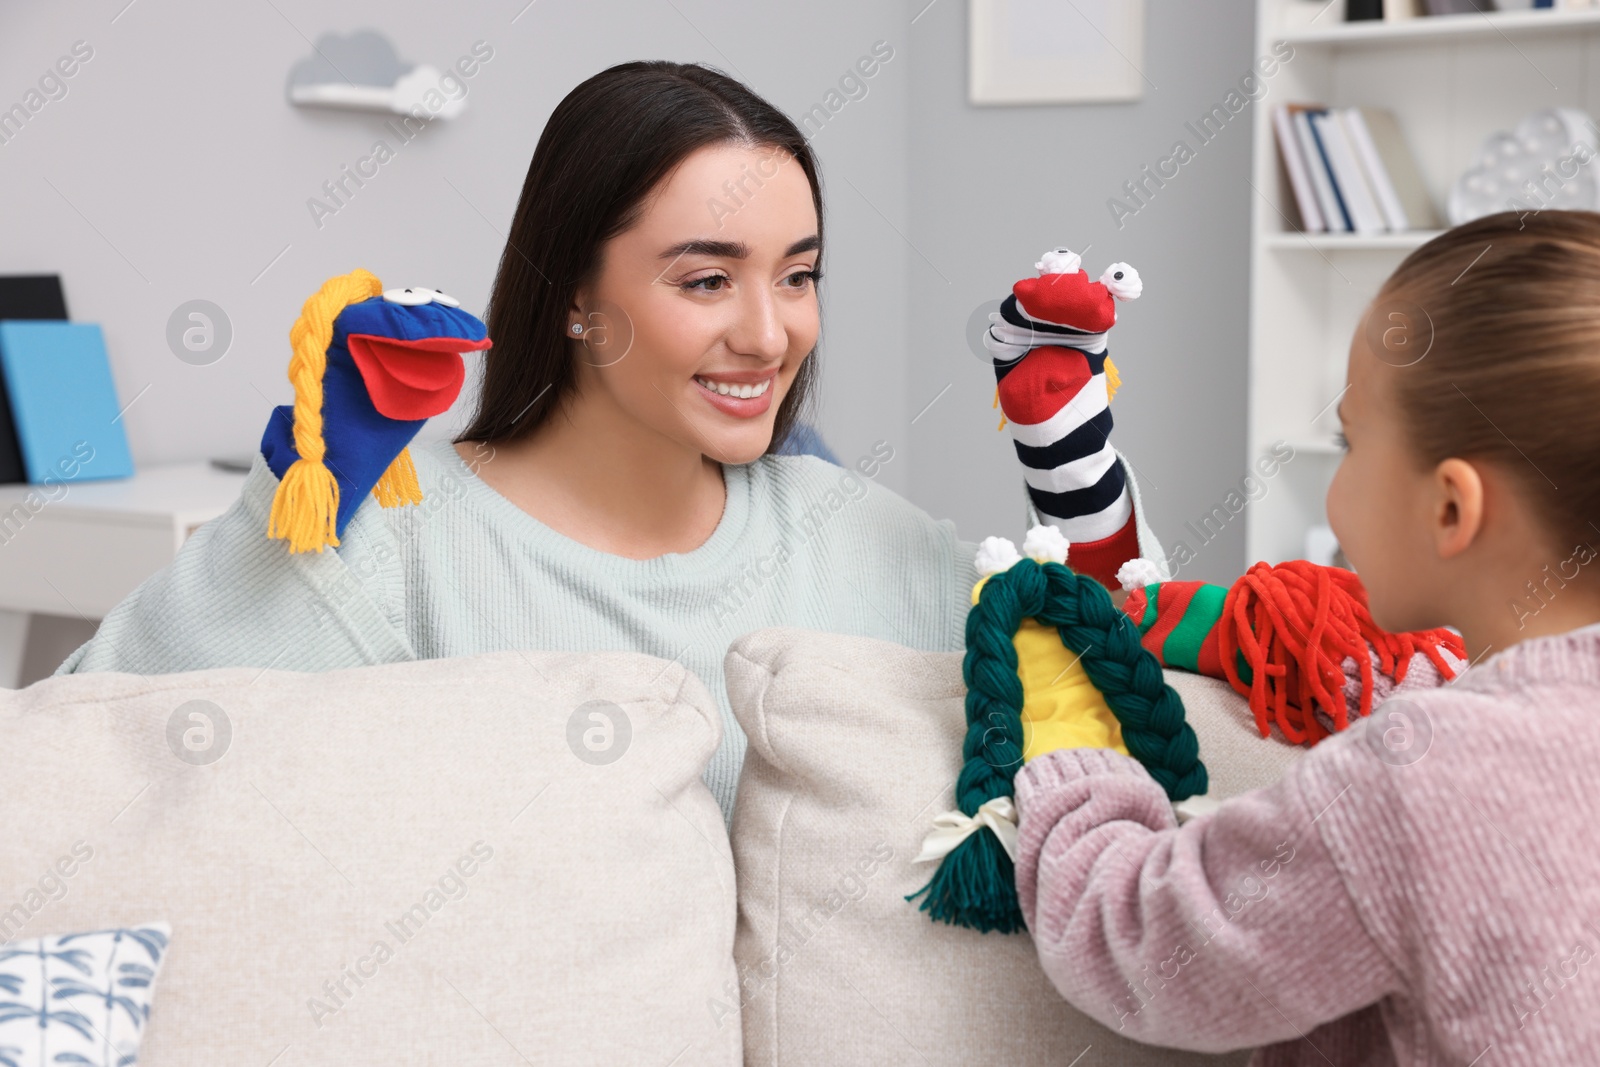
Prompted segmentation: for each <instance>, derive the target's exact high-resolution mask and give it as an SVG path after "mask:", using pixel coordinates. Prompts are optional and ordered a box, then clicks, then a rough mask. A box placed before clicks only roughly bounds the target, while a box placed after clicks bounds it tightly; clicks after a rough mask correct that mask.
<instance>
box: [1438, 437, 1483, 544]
mask: <svg viewBox="0 0 1600 1067" xmlns="http://www.w3.org/2000/svg"><path fill="white" fill-rule="evenodd" d="M1433 488H1434V505H1433V545H1434V549H1435V550H1436V551H1437V552H1438V553H1439V558H1440V559H1453V558H1454V557H1456V556H1459V555H1460V554H1461V553H1463V552H1465V551H1466V550H1467V549H1468V548H1470V547H1472V544H1473V542H1474V541H1476V540H1477V539H1478V535H1479V534H1480V533H1481V532H1482V531H1483V477H1482V475H1481V474H1480V473H1479V471H1478V468H1477V467H1474V466H1473V465H1472V464H1471V463H1468V462H1467V461H1466V460H1464V459H1455V458H1451V459H1447V460H1444V461H1443V462H1441V463H1440V464H1439V465H1438V466H1437V467H1435V468H1434V469H1433Z"/></svg>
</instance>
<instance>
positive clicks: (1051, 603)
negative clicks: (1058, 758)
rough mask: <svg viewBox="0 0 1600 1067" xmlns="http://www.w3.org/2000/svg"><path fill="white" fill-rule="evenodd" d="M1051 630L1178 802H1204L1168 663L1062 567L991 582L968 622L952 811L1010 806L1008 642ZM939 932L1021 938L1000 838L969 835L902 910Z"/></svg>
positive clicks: (1012, 705)
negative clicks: (958, 929)
mask: <svg viewBox="0 0 1600 1067" xmlns="http://www.w3.org/2000/svg"><path fill="white" fill-rule="evenodd" d="M1030 617H1031V618H1033V619H1035V620H1037V621H1038V622H1039V623H1040V624H1041V625H1043V626H1054V627H1055V628H1056V632H1057V633H1058V634H1060V636H1061V642H1062V644H1063V645H1064V646H1065V647H1066V648H1069V649H1072V650H1073V651H1074V652H1077V653H1078V654H1079V655H1080V657H1081V662H1082V664H1083V669H1084V672H1085V673H1086V674H1087V675H1088V676H1089V681H1090V682H1092V683H1093V684H1094V687H1095V688H1096V689H1098V690H1099V691H1100V694H1101V695H1102V696H1103V697H1105V701H1106V705H1107V706H1108V707H1109V708H1110V709H1111V713H1112V714H1113V715H1115V716H1116V718H1117V722H1118V723H1119V724H1121V727H1122V742H1123V744H1124V745H1126V746H1127V749H1128V751H1129V752H1130V753H1132V754H1133V756H1134V758H1135V759H1137V760H1138V761H1139V762H1140V763H1142V764H1143V765H1144V767H1145V769H1146V770H1147V771H1149V772H1150V776H1151V777H1152V778H1154V779H1155V780H1156V781H1157V782H1159V783H1160V784H1161V787H1162V788H1163V789H1164V790H1166V793H1167V796H1168V797H1169V798H1170V799H1171V800H1174V801H1176V800H1182V799H1184V798H1186V797H1191V796H1194V795H1196V794H1198V793H1204V792H1205V791H1206V785H1207V781H1206V768H1205V764H1203V763H1202V762H1201V761H1200V742H1199V739H1198V738H1196V737H1195V734H1194V730H1193V728H1191V727H1190V726H1189V724H1188V723H1187V722H1186V721H1185V720H1184V710H1183V701H1182V700H1181V699H1180V698H1179V697H1178V694H1177V693H1176V692H1174V691H1173V690H1172V688H1171V687H1170V686H1168V685H1167V684H1166V681H1165V679H1164V677H1163V676H1162V673H1161V664H1160V663H1159V662H1157V660H1156V658H1155V656H1153V655H1151V654H1150V652H1148V651H1147V650H1146V649H1145V648H1144V646H1142V645H1141V644H1140V643H1139V629H1138V627H1137V626H1136V625H1135V624H1134V622H1133V620H1132V619H1129V618H1128V617H1127V616H1126V615H1124V614H1123V613H1122V612H1120V611H1118V610H1117V609H1116V608H1115V607H1114V606H1113V605H1112V603H1111V596H1110V594H1109V593H1107V592H1106V589H1105V587H1104V586H1103V585H1101V584H1100V583H1099V582H1097V581H1095V580H1094V579H1092V578H1087V577H1082V576H1080V575H1078V574H1075V573H1073V571H1071V570H1070V569H1069V568H1067V567H1066V566H1064V565H1063V564H1060V563H1039V562H1038V561H1036V560H1032V559H1023V560H1021V561H1019V562H1017V563H1015V564H1013V565H1012V566H1011V567H1010V568H1008V569H1007V570H1004V571H1001V572H999V573H997V574H993V575H991V576H990V577H989V580H988V581H986V582H985V583H984V584H983V588H982V590H981V591H980V592H979V595H978V603H977V604H975V605H974V606H973V608H972V610H971V611H970V612H969V613H968V614H967V652H966V656H965V658H964V659H963V660H962V663H961V674H962V678H963V680H965V682H966V684H967V702H966V709H967V733H966V737H965V739H964V740H963V742H962V746H961V752H962V756H963V757H964V759H965V761H966V762H965V763H964V764H963V765H962V768H961V773H960V775H959V776H958V777H957V779H956V805H957V807H959V808H960V810H961V811H962V812H963V813H965V814H966V815H968V816H969V817H970V816H974V815H976V814H977V811H978V808H979V807H980V806H982V805H983V804H984V803H986V802H987V801H990V800H993V799H994V798H995V797H1003V796H1011V795H1012V779H1013V778H1014V777H1015V776H1016V772H1017V770H1018V769H1019V768H1021V766H1022V762H1023V761H1022V752H1023V746H1024V741H1023V736H1022V703H1023V691H1022V681H1021V679H1020V678H1018V676H1017V649H1016V646H1015V645H1014V644H1012V640H1011V639H1012V637H1013V635H1015V634H1016V632H1017V628H1018V627H1019V626H1020V625H1021V624H1022V620H1023V619H1025V618H1030ZM923 893H927V894H928V896H927V899H925V900H923V902H922V904H921V905H920V906H919V907H920V910H922V911H926V912H928V913H929V917H930V918H932V919H935V920H938V921H941V922H947V923H953V924H956V925H959V926H967V927H971V928H972V929H974V930H978V931H981V932H983V933H988V932H989V931H990V930H999V931H1000V932H1001V933H1008V934H1009V933H1015V932H1016V931H1018V930H1020V929H1022V928H1023V927H1024V925H1025V924H1024V923H1023V919H1022V909H1021V906H1020V905H1019V904H1018V903H1017V887H1016V872H1015V868H1014V866H1013V864H1012V861H1011V857H1010V856H1008V855H1006V851H1005V848H1004V847H1003V846H1002V845H1001V844H1000V840H999V838H997V837H996V836H995V835H994V834H993V833H984V832H982V831H981V830H980V831H978V832H975V833H972V834H969V835H967V837H966V838H965V839H963V840H962V842H961V843H960V844H959V845H957V846H956V847H955V848H954V849H953V850H952V851H951V852H950V853H949V854H948V855H947V856H945V857H944V859H943V860H942V861H941V862H940V864H939V869H938V870H937V871H935V872H934V875H933V878H932V880H930V881H929V882H928V884H927V885H925V886H923V887H922V888H921V889H919V890H917V891H916V892H915V893H912V894H910V895H909V896H907V897H906V898H905V899H906V900H908V901H910V900H914V899H916V898H917V897H918V896H921V895H922V894H923Z"/></svg>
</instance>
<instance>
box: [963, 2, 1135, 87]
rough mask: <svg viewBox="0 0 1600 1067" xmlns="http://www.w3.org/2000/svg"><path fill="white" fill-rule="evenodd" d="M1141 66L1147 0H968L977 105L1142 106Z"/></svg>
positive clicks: (970, 68)
mask: <svg viewBox="0 0 1600 1067" xmlns="http://www.w3.org/2000/svg"><path fill="white" fill-rule="evenodd" d="M1143 68H1144V0H1072V2H1071V3H1066V2H1063V0H968V4H967V99H968V102H970V103H972V104H974V105H986V104H989V105H993V104H1080V103H1102V102H1105V101H1115V100H1138V99H1140V98H1141V97H1142V96H1143V95H1144V86H1145V77H1144V74H1143Z"/></svg>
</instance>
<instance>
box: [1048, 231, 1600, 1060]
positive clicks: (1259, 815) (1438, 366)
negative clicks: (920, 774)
mask: <svg viewBox="0 0 1600 1067" xmlns="http://www.w3.org/2000/svg"><path fill="white" fill-rule="evenodd" d="M1348 365H1349V371H1348V386H1347V390H1346V392H1345V393H1344V394H1343V396H1342V399H1341V401H1340V404H1339V418H1340V421H1341V423H1342V424H1343V431H1344V434H1343V436H1344V438H1345V439H1346V441H1347V452H1346V454H1345V456H1344V459H1343V462H1342V463H1341V465H1340V467H1339V470H1338V473H1337V474H1336V475H1335V477H1334V480H1333V484H1332V486H1331V487H1330V489H1329V491H1328V500H1327V506H1328V516H1329V519H1330V521H1331V523H1332V525H1333V529H1334V531H1335V533H1336V534H1337V535H1338V538H1339V543H1340V545H1341V546H1342V547H1343V549H1344V551H1345V553H1346V555H1347V556H1348V557H1349V559H1350V562H1351V564H1352V565H1353V566H1354V567H1355V568H1357V569H1358V570H1359V572H1360V573H1361V575H1362V577H1363V579H1364V582H1365V584H1366V586H1367V588H1368V591H1369V594H1370V602H1371V609H1372V614H1373V617H1374V619H1375V621H1376V622H1377V623H1378V624H1379V625H1380V626H1383V627H1384V628H1386V629H1388V630H1391V631H1405V630H1419V629H1425V628H1430V627H1435V626H1441V625H1450V626H1453V627H1454V628H1456V629H1457V630H1459V631H1460V633H1461V635H1462V638H1463V640H1464V641H1465V644H1466V648H1467V653H1468V656H1469V657H1470V659H1471V660H1472V661H1473V663H1474V664H1475V665H1474V666H1471V667H1470V668H1469V669H1468V670H1467V671H1466V673H1464V674H1463V675H1462V676H1460V677H1459V678H1458V679H1457V680H1456V681H1455V682H1453V683H1451V684H1448V685H1446V686H1444V687H1443V688H1440V689H1436V690H1427V691H1423V692H1421V693H1416V692H1412V693H1409V694H1407V697H1406V698H1405V699H1403V700H1394V701H1390V702H1389V703H1387V704H1386V705H1384V706H1383V707H1381V708H1380V709H1377V710H1375V711H1374V713H1373V715H1372V716H1371V718H1369V719H1367V720H1363V721H1361V722H1358V723H1356V724H1355V725H1352V726H1351V727H1350V728H1349V729H1347V730H1345V731H1343V732H1341V733H1339V734H1336V735H1334V736H1333V737H1331V738H1329V739H1327V740H1325V741H1323V742H1321V743H1320V744H1318V745H1317V746H1316V747H1315V748H1313V749H1311V750H1310V751H1309V752H1307V753H1306V754H1305V755H1304V756H1303V757H1302V758H1301V759H1300V760H1298V761H1297V762H1296V763H1295V764H1294V765H1292V767H1291V768H1290V770H1289V772H1288V773H1287V774H1286V775H1285V776H1284V779H1283V780H1282V781H1281V782H1279V783H1278V784H1276V785H1274V786H1271V787H1269V788H1265V789H1260V790H1256V791H1254V792H1251V793H1246V794H1244V795H1242V796H1239V797H1236V798H1234V799H1232V800H1229V801H1227V802H1226V803H1224V804H1223V805H1222V806H1221V807H1220V808H1219V809H1218V810H1217V811H1215V812H1214V813H1212V814H1211V815H1208V816H1201V817H1199V818H1196V819H1194V820H1192V821H1190V822H1188V823H1186V824H1185V825H1184V826H1183V827H1182V828H1181V829H1180V828H1177V827H1176V826H1175V823H1174V819H1173V815H1172V807H1171V805H1170V804H1169V803H1168V802H1167V799H1166V796H1165V794H1164V793H1163V792H1162V790H1161V789H1160V787H1158V786H1157V785H1156V784H1155V782H1154V781H1153V780H1152V779H1151V778H1150V777H1149V776H1148V775H1147V774H1146V773H1145V771H1144V769H1143V768H1142V767H1141V766H1140V765H1139V764H1138V763H1137V762H1136V761H1134V760H1132V759H1130V758H1129V757H1126V756H1123V755H1121V754H1120V753H1116V752H1112V751H1110V750H1106V749H1089V748H1078V749H1062V750H1058V751H1054V752H1050V753H1047V754H1044V755H1041V756H1039V757H1036V758H1035V759H1033V760H1031V761H1030V762H1029V763H1028V764H1027V765H1026V766H1025V767H1024V768H1023V769H1022V770H1021V771H1020V772H1019V774H1018V776H1017V782H1016V793H1017V798H1016V799H1017V806H1018V809H1019V813H1020V820H1019V821H1020V841H1019V851H1018V858H1017V868H1016V878H1017V888H1018V893H1019V896H1020V901H1021V905H1022V910H1023V914H1024V916H1025V917H1026V920H1027V924H1028V928H1029V930H1030V931H1032V934H1033V937H1034V939H1035V943H1036V945H1037V948H1038V952H1039V958H1040V960H1041V962H1042V963H1043V965H1044V968H1045V970H1046V972H1047V973H1048V974H1049V975H1050V978H1051V980H1052V981H1053V982H1054V983H1055V985H1056V987H1057V988H1058V989H1059V990H1060V992H1061V993H1062V995H1063V996H1065V997H1066V998H1067V999H1068V1000H1069V1001H1071V1002H1072V1003H1073V1004H1074V1005H1075V1006H1077V1007H1078V1008H1080V1009H1081V1010H1083V1011H1084V1012H1086V1013H1088V1014H1090V1015H1092V1016H1093V1017H1095V1018H1096V1019H1099V1020H1100V1021H1101V1022H1103V1023H1105V1024H1106V1025H1107V1026H1110V1027H1113V1028H1115V1029H1118V1030H1121V1031H1122V1032H1124V1033H1126V1034H1128V1035H1130V1036H1133V1037H1135V1038H1137V1039H1139V1040H1143V1041H1147V1042H1151V1043H1154V1044H1161V1045H1168V1046H1173V1047H1180V1048H1187V1049H1195V1050H1224V1049H1235V1048H1245V1047H1249V1046H1253V1045H1265V1046H1267V1047H1265V1048H1261V1049H1260V1050H1258V1052H1257V1053H1256V1056H1255V1058H1254V1059H1253V1060H1252V1061H1251V1062H1252V1064H1255V1065H1262V1064H1285V1063H1296V1064H1300V1063H1316V1064H1338V1065H1340V1067H1344V1065H1347V1064H1380V1063H1398V1064H1435V1063H1439V1064H1442V1063H1457V1064H1484V1065H1487V1064H1491V1063H1495V1064H1499V1063H1541V1064H1555V1063H1563V1064H1566V1063H1580V1062H1582V1063H1592V1062H1594V1056H1595V1051H1594V1050H1595V1049H1596V1048H1600V958H1597V952H1600V802H1597V800H1596V797H1595V788H1596V786H1597V785H1600V774H1597V773H1596V768H1597V767H1600V730H1597V729H1596V722H1597V721H1600V623H1597V620H1600V568H1597V567H1590V566H1588V564H1589V563H1591V562H1593V561H1594V559H1595V555H1596V547H1597V546H1600V528H1597V526H1596V523H1597V522H1600V422H1597V421H1596V418H1595V413H1596V411H1597V410H1600V215H1596V214H1594V213H1590V212H1570V211H1546V212H1542V213H1522V214H1520V215H1519V214H1517V213H1513V212H1506V213H1502V214H1498V215H1493V216H1490V217H1488V218H1484V219H1479V220H1478V221H1476V222H1472V223H1468V224H1467V225H1464V226H1460V227H1457V228H1456V229H1453V230H1450V231H1448V232H1447V233H1444V234H1442V235H1441V236H1439V237H1437V238H1435V239H1434V240H1432V241H1430V242H1428V243H1427V244H1426V245H1423V246H1422V247H1421V248H1419V249H1417V250H1416V251H1414V252H1413V253H1411V255H1409V256H1408V257H1407V258H1406V259H1405V261H1404V262H1402V263H1401V265H1400V267H1399V269H1397V270H1396V271H1395V272H1394V274H1393V275H1392V276H1391V277H1390V278H1389V279H1388V280H1387V281H1386V282H1385V284H1384V286H1383V287H1382V289H1381V291H1380V292H1379V294H1378V295H1377V297H1376V298H1375V299H1374V301H1373V303H1372V305H1371V306H1370V307H1369V309H1368V312H1367V315H1366V316H1365V318H1364V327H1363V328H1362V329H1359V330H1357V331H1356V334H1355V337H1354V338H1352V340H1351V343H1350V352H1349V364H1348Z"/></svg>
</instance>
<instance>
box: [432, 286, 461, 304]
mask: <svg viewBox="0 0 1600 1067" xmlns="http://www.w3.org/2000/svg"><path fill="white" fill-rule="evenodd" d="M433 302H434V303H435V304H443V305H444V306H445V307H447V308H458V307H460V306H461V301H459V300H457V299H456V298H455V297H453V296H451V295H450V294H449V293H441V292H440V291H439V290H437V289H435V290H433Z"/></svg>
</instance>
